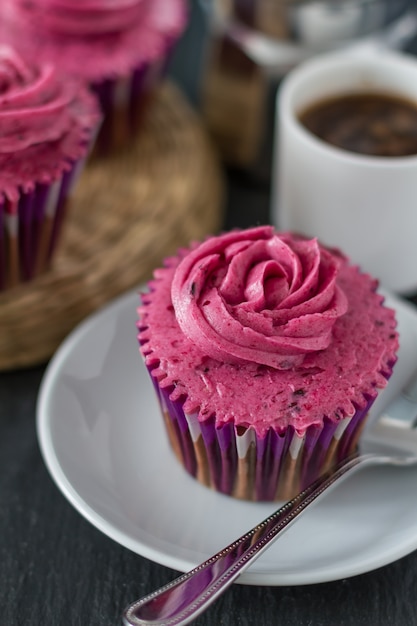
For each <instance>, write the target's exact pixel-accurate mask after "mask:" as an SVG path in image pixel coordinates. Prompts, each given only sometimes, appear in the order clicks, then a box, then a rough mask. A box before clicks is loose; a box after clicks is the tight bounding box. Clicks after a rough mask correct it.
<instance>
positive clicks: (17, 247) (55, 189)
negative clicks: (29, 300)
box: [0, 157, 87, 290]
mask: <svg viewBox="0 0 417 626" xmlns="http://www.w3.org/2000/svg"><path fill="white" fill-rule="evenodd" d="M86 158H87V157H84V158H83V159H80V160H79V161H77V162H76V163H73V164H72V165H71V168H70V169H69V170H68V171H66V172H64V173H63V174H62V176H61V178H59V179H57V180H55V181H53V182H51V183H49V184H44V183H37V184H35V186H34V188H33V189H32V190H31V191H29V192H24V191H21V193H20V197H19V199H18V201H17V202H16V203H12V202H10V201H9V200H7V199H6V198H4V199H3V200H2V201H0V290H5V289H9V288H11V287H15V286H16V285H18V284H19V283H22V282H27V281H31V280H33V279H34V278H35V277H36V276H38V275H39V274H41V273H42V272H44V271H46V270H47V269H48V268H49V266H50V264H51V260H52V258H53V255H54V253H55V250H56V248H57V244H58V241H59V237H60V234H61V231H62V226H63V222H64V219H65V214H66V208H67V201H68V199H69V196H70V194H71V191H72V189H73V188H74V185H75V183H76V181H77V179H78V177H79V175H80V173H81V171H82V169H83V167H84V164H85V160H86Z"/></svg>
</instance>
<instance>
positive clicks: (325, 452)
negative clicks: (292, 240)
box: [152, 377, 374, 501]
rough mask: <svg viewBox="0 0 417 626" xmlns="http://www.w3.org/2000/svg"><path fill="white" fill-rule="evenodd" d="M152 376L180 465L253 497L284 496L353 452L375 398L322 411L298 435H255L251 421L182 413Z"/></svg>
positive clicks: (207, 481) (225, 489)
mask: <svg viewBox="0 0 417 626" xmlns="http://www.w3.org/2000/svg"><path fill="white" fill-rule="evenodd" d="M152 380H153V382H154V386H155V390H156V393H157V396H158V399H159V403H160V407H161V411H162V415H163V418H164V423H165V427H166V431H167V434H168V438H169V441H170V444H171V447H172V449H173V451H174V453H175V456H176V457H177V459H178V461H179V462H180V463H181V465H183V467H184V468H185V470H186V471H187V472H188V473H189V474H190V475H191V476H193V477H194V478H195V479H197V480H198V481H199V482H200V483H202V484H203V485H206V486H207V487H210V488H212V489H214V490H216V491H218V492H220V493H223V494H226V495H229V496H233V497H236V498H241V499H245V500H254V501H280V500H281V501H282V500H289V499H291V498H293V497H294V496H295V495H297V494H298V493H299V492H300V491H302V490H303V489H304V488H305V487H307V486H308V485H309V484H310V483H312V482H313V481H314V480H316V479H317V478H318V477H319V476H320V475H321V474H322V473H324V472H325V471H327V470H328V469H331V468H332V467H334V466H335V465H337V464H338V463H339V462H340V461H341V460H342V459H343V458H345V457H347V456H349V455H350V454H352V453H353V452H354V451H355V450H356V448H357V445H358V440H359V437H360V434H361V432H362V428H363V426H364V425H365V422H366V417H367V415H368V412H369V409H370V407H371V405H372V403H373V401H374V397H369V398H367V402H366V405H365V406H364V407H363V408H357V410H356V412H355V414H354V415H353V416H352V417H346V418H343V419H341V420H340V421H339V422H337V423H334V422H331V421H330V420H329V419H327V418H326V417H324V419H323V424H322V425H320V426H317V425H313V426H310V427H308V428H307V430H306V432H305V433H304V434H303V435H302V436H300V435H299V434H298V433H297V432H296V431H295V430H294V429H293V428H291V427H289V428H288V429H287V430H286V431H285V432H283V433H278V432H276V431H275V430H273V429H270V430H269V431H268V432H267V435H266V436H265V437H263V438H260V437H258V436H257V435H256V433H255V431H254V429H253V428H250V427H249V428H242V427H240V426H238V427H235V426H234V425H233V424H230V423H228V424H224V425H223V426H221V427H220V428H218V427H216V426H215V423H214V418H211V419H209V420H207V421H205V422H199V420H198V418H197V415H196V414H195V415H187V414H185V413H184V411H183V403H182V402H181V401H172V400H171V399H170V394H171V392H172V388H169V387H168V388H163V387H160V386H159V385H158V383H157V381H156V380H155V379H154V378H153V377H152Z"/></svg>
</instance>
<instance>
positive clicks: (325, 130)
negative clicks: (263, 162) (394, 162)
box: [298, 92, 417, 157]
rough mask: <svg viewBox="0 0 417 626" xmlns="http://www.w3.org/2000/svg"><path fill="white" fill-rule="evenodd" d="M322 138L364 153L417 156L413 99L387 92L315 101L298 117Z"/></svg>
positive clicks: (415, 111)
mask: <svg viewBox="0 0 417 626" xmlns="http://www.w3.org/2000/svg"><path fill="white" fill-rule="evenodd" d="M298 117H299V121H300V122H301V123H302V124H303V126H305V127H306V128H307V129H308V130H309V131H310V132H311V133H313V134H314V135H316V136H317V137H319V138H320V139H322V140H323V141H325V142H327V143H329V144H331V145H333V146H337V147H338V148H342V149H343V150H347V151H349V152H356V153H359V154H364V155H373V156H380V157H401V156H410V155H417V102H413V101H412V100H407V99H405V98H402V97H399V96H396V95H391V94H387V93H378V92H369V93H365V92H364V93H349V94H345V95H339V96H336V97H332V98H328V99H325V100H321V101H318V102H315V103H314V104H312V105H310V106H309V107H307V108H306V109H305V110H304V111H302V113H301V114H300V115H299V116H298Z"/></svg>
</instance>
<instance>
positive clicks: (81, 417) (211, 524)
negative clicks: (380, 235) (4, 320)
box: [38, 293, 417, 585]
mask: <svg viewBox="0 0 417 626" xmlns="http://www.w3.org/2000/svg"><path fill="white" fill-rule="evenodd" d="M387 301H388V303H389V304H390V305H391V306H394V307H395V308H396V309H397V312H398V319H399V330H400V337H401V350H400V358H399V361H398V363H397V366H396V369H395V374H394V376H393V377H392V379H391V382H390V385H389V386H388V387H387V389H386V390H384V392H383V393H382V394H381V396H380V397H379V398H378V401H377V406H376V409H378V408H379V409H380V408H381V407H382V406H383V404H384V403H386V402H387V400H388V399H389V398H390V397H391V396H392V395H393V394H394V393H395V392H396V391H397V390H398V389H399V387H400V385H401V384H402V383H403V382H404V381H405V378H406V377H407V376H408V375H409V373H410V370H411V368H412V367H413V359H414V360H415V361H417V357H416V355H417V314H416V312H415V309H414V308H413V307H411V306H410V305H408V304H406V303H404V302H402V301H400V300H397V299H395V298H393V297H392V296H388V297H387ZM137 304H138V296H137V294H136V293H128V294H126V295H125V296H123V297H121V298H120V299H118V300H116V301H115V302H114V303H112V304H111V305H110V306H108V307H106V308H104V309H103V310H101V311H100V312H98V313H96V314H95V315H93V316H92V317H90V318H89V319H88V320H87V321H85V322H84V323H82V324H81V325H80V326H79V327H78V328H77V329H76V330H75V331H74V332H73V333H72V334H71V335H70V336H69V337H68V339H67V340H66V341H65V342H64V344H63V345H62V346H61V348H60V349H59V350H58V352H57V353H56V355H55V356H54V358H53V359H52V361H51V363H50V365H49V367H48V369H47V372H46V374H45V377H44V380H43V383H42V386H41V391H40V394H39V403H38V436H39V441H40V446H41V450H42V453H43V457H44V459H45V462H46V465H47V467H48V469H49V471H50V473H51V475H52V477H53V478H54V480H55V481H56V483H57V485H58V487H59V488H60V489H61V491H62V492H63V494H64V495H65V496H66V497H67V498H68V500H69V501H70V502H71V504H72V505H73V506H74V507H75V508H76V509H77V510H78V511H79V512H80V513H81V514H82V515H84V516H85V517H86V518H87V519H88V520H89V521H90V522H91V523H92V524H94V525H95V526H96V527H97V528H98V529H99V530H101V531H102V532H103V533H105V534H106V535H108V536H109V537H111V538H112V539H114V540H115V541H117V542H118V543H120V544H121V545H123V546H126V547H127V548H130V549H131V550H133V551H134V552H137V553H139V554H141V555H143V556H145V557H147V558H149V559H152V560H153V561H156V562H159V563H162V564H164V565H166V566H169V567H171V568H174V569H177V570H181V571H186V570H188V569H190V568H192V567H193V566H195V565H197V564H198V563H200V562H201V561H203V560H205V559H206V558H208V557H209V556H211V555H212V554H213V553H215V552H217V551H218V550H219V549H220V548H222V547H224V546H225V545H226V544H228V543H230V542H231V541H232V540H233V539H235V538H236V537H237V536H239V535H240V534H242V533H243V532H244V531H246V530H248V529H249V528H251V527H252V526H253V525H255V524H256V523H257V522H259V521H261V520H262V519H263V518H264V517H266V516H267V514H269V513H271V512H272V511H273V510H274V508H275V506H274V504H263V503H262V504H257V503H247V502H241V501H238V500H234V499H232V498H230V497H228V496H223V495H220V494H217V493H214V492H212V491H210V490H209V489H207V488H206V487H204V486H201V485H200V484H199V483H197V482H196V481H195V480H194V479H192V478H191V477H189V476H188V475H187V474H186V473H185V471H184V470H183V469H182V467H180V465H179V464H178V463H177V461H176V459H175V457H174V456H173V454H172V453H171V450H170V449H169V447H168V444H167V440H166V437H165V432H164V430H163V426H162V419H161V418H160V415H159V410H158V407H157V402H156V399H155V396H154V392H153V388H152V384H151V381H150V380H149V378H148V374H147V372H146V370H145V368H144V366H143V364H142V361H141V358H140V355H139V352H138V348H137V344H136V328H135V321H136V307H137ZM416 491H417V469H416V470H413V469H408V470H398V469H393V468H374V469H368V470H362V471H361V472H360V474H356V475H354V476H352V477H351V478H348V479H347V480H346V481H345V482H344V483H343V484H341V485H340V486H339V488H338V489H336V490H335V491H334V492H332V493H330V494H329V495H328V496H326V497H325V498H324V499H323V500H322V501H321V502H319V503H318V504H317V505H316V506H315V507H313V508H312V509H311V510H310V511H308V512H306V513H305V514H304V516H303V517H302V518H301V519H299V520H298V521H297V523H296V524H294V525H293V526H292V527H291V528H290V529H289V530H288V531H287V532H286V533H285V534H284V535H283V536H282V537H281V538H280V539H279V540H278V541H277V542H276V543H275V544H274V545H273V546H272V547H271V548H270V549H269V550H268V551H267V552H266V553H265V554H263V555H262V556H261V557H260V558H259V559H258V560H257V561H256V562H255V563H254V564H253V565H252V566H251V568H250V569H249V570H248V571H247V572H246V573H245V574H243V575H242V577H241V578H240V579H239V582H241V583H246V584H257V585H300V584H310V583H318V582H324V581H329V580H337V579H340V578H344V577H348V576H353V575H356V574H360V573H363V572H366V571H370V570H372V569H374V568H377V567H380V566H382V565H385V564H387V563H390V562H392V561H394V560H396V559H398V558H400V557H401V556H403V555H405V554H408V553H409V552H411V551H412V550H414V549H415V548H417V498H416Z"/></svg>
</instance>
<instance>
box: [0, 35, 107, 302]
mask: <svg viewBox="0 0 417 626" xmlns="http://www.w3.org/2000/svg"><path fill="white" fill-rule="evenodd" d="M99 121H100V112H99V107H98V104H97V101H96V98H95V97H94V96H93V95H92V94H91V93H90V92H89V91H87V89H86V88H84V87H82V86H80V84H79V83H78V82H76V81H74V80H72V81H71V80H67V79H65V80H62V79H61V78H60V77H59V75H58V73H57V71H56V69H55V68H54V66H53V65H52V64H50V63H45V64H38V63H36V64H32V63H28V62H25V61H24V60H23V59H22V58H21V57H20V56H19V55H18V54H17V53H16V52H15V51H13V50H12V49H11V48H9V47H5V46H3V47H0V290H4V289H7V288H10V287H14V286H16V285H17V284H19V283H20V282H25V281H29V280H31V279H33V278H34V277H35V276H37V275H38V274H39V273H40V272H42V271H44V270H45V269H47V267H48V266H49V264H50V262H51V259H52V256H53V253H54V251H55V248H56V244H57V240H58V237H59V233H60V230H61V226H62V222H63V218H64V213H65V209H66V201H67V198H68V195H69V193H70V191H71V188H72V186H73V184H74V183H75V180H76V178H77V175H78V174H79V173H80V171H81V168H82V166H83V164H84V161H85V159H86V157H87V155H88V153H89V150H90V148H91V146H92V143H93V141H94V137H95V136H96V132H97V128H98V125H99Z"/></svg>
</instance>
